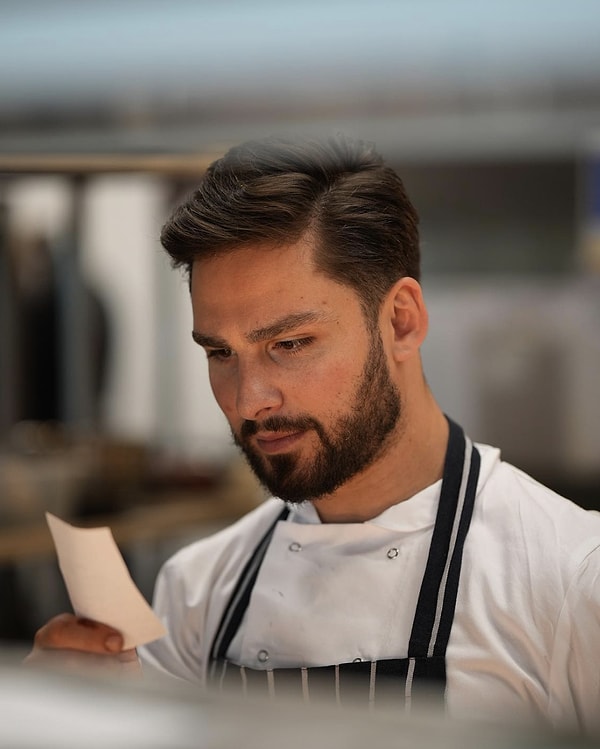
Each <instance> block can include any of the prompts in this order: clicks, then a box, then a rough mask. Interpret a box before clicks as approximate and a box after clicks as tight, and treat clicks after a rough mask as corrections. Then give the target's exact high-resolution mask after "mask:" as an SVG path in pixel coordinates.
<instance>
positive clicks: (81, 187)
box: [0, 0, 600, 642]
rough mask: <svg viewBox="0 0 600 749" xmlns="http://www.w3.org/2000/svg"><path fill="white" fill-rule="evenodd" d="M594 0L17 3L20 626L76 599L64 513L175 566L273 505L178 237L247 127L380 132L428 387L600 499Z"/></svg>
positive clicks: (8, 486)
mask: <svg viewBox="0 0 600 749" xmlns="http://www.w3.org/2000/svg"><path fill="white" fill-rule="evenodd" d="M599 39H600V4H599V3H598V2H597V0H573V2H571V3H564V2H562V1H559V0H518V1H517V0H502V2H487V3H483V2H480V0H396V1H395V2H385V1H384V0H371V1H370V2H368V3H367V2H355V1H353V0H345V1H344V2H338V1H336V0H319V2H315V1H313V0H303V1H302V2H297V1H294V2H292V1H291V0H279V2H271V1H269V0H262V1H260V0H246V1H245V2H242V1H241V0H238V1H235V0H231V1H223V2H214V1H213V2H210V1H209V0H194V1H193V2H191V1H190V2H187V1H186V0H171V2H169V3H163V2H159V1H158V0H156V1H154V2H153V1H152V0H125V1H124V0H119V1H118V2H117V0H104V2H102V3H99V2H95V1H90V2H87V3H80V2H75V0H18V1H17V0H2V1H1V2H0V71H1V72H0V640H1V641H6V642H27V641H29V640H30V638H31V637H32V635H33V632H34V631H35V629H36V628H37V627H39V626H40V625H41V623H43V622H44V621H45V620H46V619H47V618H48V617H49V616H52V615H53V614H55V613H58V612H59V611H62V610H64V609H65V608H68V601H67V600H66V598H65V593H64V589H63V587H62V582H61V579H60V576H59V574H58V571H57V568H56V563H55V558H54V553H53V549H52V545H51V540H50V535H49V533H48V530H47V527H46V525H45V520H44V512H45V511H47V510H48V511H51V512H54V513H56V514H57V515H59V516H60V517H62V518H63V519H65V520H71V521H72V522H75V523H92V524H105V523H108V524H110V526H111V527H112V528H113V532H114V535H115V538H116V540H117V542H118V543H119V545H120V546H121V549H122V550H123V553H124V555H125V557H126V561H127V562H128V564H129V567H130V570H131V571H132V575H133V577H134V579H135V581H136V582H137V583H138V585H139V586H140V588H141V590H142V592H143V593H144V595H146V596H147V597H148V598H149V597H150V596H151V593H152V585H153V582H154V577H155V574H156V571H157V569H158V567H159V565H160V564H161V562H162V561H163V560H164V559H165V557H166V556H168V555H169V554H170V553H171V552H172V551H174V550H175V549H176V548H177V547H178V546H181V545H182V544H183V543H185V542H186V541H188V540H190V539H192V538H196V537H198V536H200V535H202V534H204V533H208V532H210V531H212V530H213V529H215V528H217V527H220V526H221V525H223V524H224V523H227V522H230V520H231V519H233V518H234V517H237V516H238V515H239V514H241V513H242V512H244V511H245V510H247V509H248V508H250V507H252V506H253V505H255V504H256V503H257V502H258V501H260V499H261V496H262V495H261V492H260V490H259V489H258V488H257V486H256V484H255V483H254V481H253V479H252V478H251V477H250V476H249V474H248V472H247V470H246V469H245V467H244V466H243V464H242V463H241V462H240V460H239V458H238V457H237V455H236V453H235V451H234V450H233V448H232V446H231V444H230V438H229V433H228V429H227V427H226V425H225V422H224V420H223V418H222V417H221V415H220V414H219V413H218V410H217V408H216V406H215V405H214V404H213V402H212V398H211V395H210V391H209V387H208V383H207V377H206V371H205V364H204V362H203V355H202V353H201V352H200V351H199V350H198V347H197V346H194V345H193V344H192V342H191V336H190V331H191V313H190V309H189V300H188V293H187V289H186V285H185V282H184V279H183V278H182V276H180V275H179V273H178V272H174V271H172V270H171V269H170V267H169V264H168V262H167V260H166V259H165V257H163V253H162V251H161V248H160V245H159V242H158V235H159V231H160V226H161V224H162V222H163V220H164V219H165V217H166V216H167V214H168V212H169V210H170V207H171V206H172V205H173V203H174V201H176V200H177V199H178V198H179V197H181V196H182V195H183V194H185V193H187V192H188V191H189V190H190V189H191V188H192V187H193V185H194V183H195V182H196V181H197V180H198V178H199V176H200V175H201V174H202V171H203V169H204V168H205V167H206V165H207V164H208V163H210V161H212V160H213V158H215V157H216V156H218V155H220V154H221V153H222V152H223V151H224V150H225V149H226V148H227V147H228V146H229V145H232V144H234V143H236V142H239V141H241V140H245V139H247V138H250V137H254V136H258V137H260V136H264V135H268V134H271V133H278V134H281V133H302V134H306V133H310V132H314V133H316V134H319V135H327V134H330V133H332V132H335V131H338V130H341V131H344V132H347V133H349V134H350V135H353V136H356V137H360V138H364V139H367V140H372V141H374V142H375V143H376V144H377V145H378V147H379V150H380V151H381V152H382V153H383V154H384V155H385V156H386V157H387V159H388V160H389V161H390V163H392V164H393V165H394V166H396V167H397V168H398V170H399V172H400V174H401V175H402V176H403V179H404V180H405V183H406V186H407V188H408V191H409V193H410V194H411V196H412V198H413V200H414V202H415V204H416V206H417V208H418V210H419V211H420V214H421V221H422V236H423V268H424V270H423V276H424V280H423V283H424V289H425V295H426V300H427V302H428V304H429V308H430V315H431V332H430V335H429V338H428V341H427V343H426V345H425V348H424V352H423V353H424V360H425V368H426V373H427V377H428V380H429V382H430V385H431V387H432V389H433V391H434V393H435V394H436V396H437V398H438V399H439V401H440V402H441V404H442V405H443V407H444V409H445V410H446V412H447V413H448V414H449V415H451V416H452V417H453V418H455V419H457V420H458V421H460V422H461V423H462V424H463V425H464V427H465V428H466V429H467V430H468V432H469V433H470V435H471V436H472V437H473V438H474V439H476V440H479V441H484V442H490V443H493V444H496V445H499V446H500V447H501V448H502V450H503V453H504V456H505V457H506V458H507V459H508V460H510V461H512V462H514V463H516V464H517V465H519V466H520V467H521V468H523V469H525V470H527V471H529V472H530V473H532V474H533V475H534V476H535V477H536V478H538V479H540V480H541V481H543V482H545V483H546V484H548V485H550V486H552V487H553V488H555V489H556V490H557V491H559V492H561V493H563V494H566V495H567V496H569V497H571V498H572V499H574V500H575V501H576V502H578V503H579V504H582V505H583V506H586V507H590V508H600V461H599V454H600V385H599V381H600V380H599V376H598V373H599V371H600V44H599V43H598V40H599Z"/></svg>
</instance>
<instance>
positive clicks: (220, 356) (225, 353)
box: [206, 348, 233, 361]
mask: <svg viewBox="0 0 600 749" xmlns="http://www.w3.org/2000/svg"><path fill="white" fill-rule="evenodd" d="M232 353H233V352H232V351H231V349H230V348H211V349H206V356H207V358H208V359H217V360H218V361H225V359H230V358H231V355H232Z"/></svg>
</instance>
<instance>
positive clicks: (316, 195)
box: [161, 135, 420, 316]
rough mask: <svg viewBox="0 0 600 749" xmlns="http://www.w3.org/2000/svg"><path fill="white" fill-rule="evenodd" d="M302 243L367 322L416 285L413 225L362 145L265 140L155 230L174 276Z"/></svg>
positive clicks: (342, 140) (216, 167)
mask: <svg viewBox="0 0 600 749" xmlns="http://www.w3.org/2000/svg"><path fill="white" fill-rule="evenodd" d="M305 235H310V236H312V238H313V241H314V243H315V262H316V265H317V267H318V268H319V269H320V270H321V271H322V272H324V273H325V274H326V275H328V276H329V277H330V278H332V279H333V280H335V281H338V282H339V283H343V284H345V285H347V286H351V287H353V288H354V289H355V290H356V291H357V293H358V295H359V297H360V299H361V302H362V305H363V308H364V309H365V311H366V312H367V313H368V314H369V315H370V316H372V315H374V314H376V313H377V312H378V310H379V307H380V304H381V301H382V299H383V298H384V296H385V294H386V293H387V291H388V290H389V289H390V288H391V286H392V285H393V284H394V283H395V282H396V281H397V280H398V279H399V278H401V277H402V276H412V277H413V278H415V279H417V280H419V276H420V257H419V255H420V253H419V232H418V216H417V213H416V211H415V209H414V208H413V206H412V204H411V202H410V200H409V199H408V196H407V194H406V192H405V190H404V186H403V184H402V181H401V179H400V177H399V176H398V175H397V174H396V172H395V171H394V170H393V169H391V168H390V167H389V166H387V165H385V164H384V162H383V159H382V158H381V156H380V155H379V154H378V153H377V152H376V150H375V148H374V147H373V146H372V145H371V144H366V143H364V142H362V141H355V140H351V139H349V138H347V137H345V136H341V135H339V136H336V137H330V138H328V139H326V140H320V141H317V140H306V139H305V140H296V139H294V140H292V139H284V138H269V139H266V140H261V141H249V142H247V143H244V144H242V145H240V146H236V147H234V148H232V149H231V150H230V151H228V152H227V153H226V154H225V156H223V157H222V158H220V159H218V160H217V161H215V162H214V163H213V164H212V165H211V166H210V167H209V168H208V169H207V171H206V174H205V175H204V177H203V179H202V181H201V183H200V186H199V187H198V189H197V190H196V191H195V192H193V193H192V195H191V196H190V197H189V198H188V199H187V200H186V201H185V202H184V203H183V204H182V205H180V206H179V207H178V208H176V210H175V211H174V213H173V214H172V216H171V217H170V218H169V220H168V221H167V223H166V224H165V225H164V227H163V230H162V233H161V242H162V245H163V247H164V248H165V249H166V250H167V252H168V253H169V255H170V256H171V258H172V261H173V264H174V265H175V266H182V265H183V266H187V268H188V270H191V266H192V263H193V262H194V261H195V260H198V259H200V258H202V257H210V256H214V255H217V254H220V253H223V252H227V251H228V250H232V249H238V248H240V247H241V246H243V245H245V244H251V243H256V242H267V243H268V242H272V243H273V244H277V245H281V244H289V243H292V242H295V241H298V240H300V239H301V237H303V236H305Z"/></svg>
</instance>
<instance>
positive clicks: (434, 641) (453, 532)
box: [408, 419, 481, 658]
mask: <svg viewBox="0 0 600 749" xmlns="http://www.w3.org/2000/svg"><path fill="white" fill-rule="evenodd" d="M448 424H449V426H450V433H449V437H448V449H447V451H446V459H445V463H444V477H443V481H442V491H441V496H440V502H439V506H438V511H437V516H436V521H435V527H434V530H433V536H432V539H431V546H430V548H429V556H428V559H427V566H426V568H425V575H424V576H423V583H422V586H421V591H420V593H419V600H418V603H417V610H416V612H415V618H414V621H413V628H412V633H411V637H410V641H409V646H408V657H409V658H426V657H428V658H430V657H432V656H444V655H445V653H446V647H447V645H448V640H449V639H450V630H451V628H452V621H453V618H454V610H455V608H456V597H457V593H458V583H459V578H460V568H461V564H462V553H463V547H464V543H465V538H466V535H467V531H468V529H469V524H470V522H471V517H472V515H473V505H474V502H475V495H476V493H477V481H478V478H479V468H480V465H481V458H480V455H479V452H478V450H477V448H475V446H474V445H473V443H472V442H471V440H470V439H469V438H468V437H465V435H464V433H463V430H462V429H461V427H459V426H458V424H455V423H454V422H453V421H452V420H451V419H448Z"/></svg>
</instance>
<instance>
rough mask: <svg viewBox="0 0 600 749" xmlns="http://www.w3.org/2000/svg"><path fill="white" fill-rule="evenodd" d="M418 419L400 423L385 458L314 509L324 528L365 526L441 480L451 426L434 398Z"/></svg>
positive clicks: (316, 504)
mask: <svg viewBox="0 0 600 749" xmlns="http://www.w3.org/2000/svg"><path fill="white" fill-rule="evenodd" d="M427 405H428V407H427V408H426V409H424V411H423V412H422V413H421V414H420V417H419V419H415V418H414V417H409V418H407V419H406V424H402V423H400V425H399V427H398V433H397V434H396V435H395V439H394V440H393V442H392V443H391V444H390V445H389V447H388V449H387V450H386V451H385V453H384V454H383V455H382V456H381V457H380V458H379V459H378V460H376V461H375V462H374V463H373V464H372V465H370V466H369V467H368V468H367V469H365V470H364V471H362V472H361V473H360V474H358V475H357V476H355V477H354V478H352V479H351V480H350V481H348V482H347V483H346V484H344V485H343V486H342V487H340V488H339V489H338V490H337V491H336V492H334V493H333V494H331V495H330V496H328V497H323V498H321V499H318V500H314V502H313V504H314V506H315V509H316V510H317V512H318V514H319V517H320V518H321V520H322V522H324V523H360V522H364V521H366V520H371V519H372V518H374V517H377V515H380V514H381V513H382V512H383V511H384V510H387V509H388V507H391V506H392V505H395V504H398V503H399V502H403V501H404V500H406V499H410V497H412V496H414V495H415V494H417V493H418V492H419V491H421V490H422V489H425V488H426V487H428V486H431V484H433V483H435V482H436V481H438V480H439V479H441V478H442V474H443V470H444V459H445V456H446V447H447V444H448V422H447V420H446V417H445V416H444V414H443V413H442V411H441V410H440V408H439V407H438V406H437V404H436V403H435V402H434V401H433V398H431V399H430V400H429V402H428V404H427Z"/></svg>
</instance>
